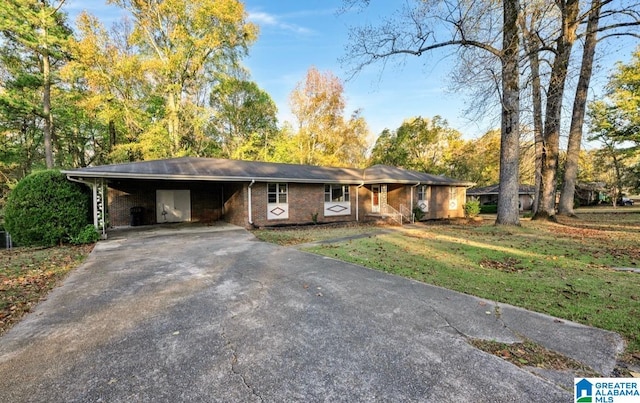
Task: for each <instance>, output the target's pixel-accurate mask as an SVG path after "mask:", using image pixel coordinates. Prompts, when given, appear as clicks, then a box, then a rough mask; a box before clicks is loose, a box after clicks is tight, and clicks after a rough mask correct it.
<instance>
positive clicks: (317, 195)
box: [108, 180, 465, 227]
mask: <svg viewBox="0 0 640 403" xmlns="http://www.w3.org/2000/svg"><path fill="white" fill-rule="evenodd" d="M287 185H288V188H287V190H288V193H287V197H288V207H289V217H288V218H287V219H275V220H274V219H271V220H269V219H267V201H268V200H267V183H266V182H256V183H254V184H253V185H252V186H251V200H252V211H251V213H252V219H253V226H256V227H265V226H277V225H293V224H309V223H312V222H313V221H314V217H313V216H314V215H315V214H317V222H318V223H331V222H349V221H356V220H359V221H365V220H367V219H369V218H371V217H370V214H371V185H366V186H357V185H351V186H350V187H349V194H350V200H349V202H350V205H351V213H350V214H347V215H338V216H325V215H324V184H302V183H288V184H287ZM386 188H387V192H386V198H387V199H386V200H387V203H389V205H391V206H392V207H394V208H395V209H399V206H400V204H404V205H405V207H407V208H411V206H412V203H411V196H412V194H411V193H412V192H411V185H397V184H387V185H386ZM157 189H166V190H186V189H188V190H190V199H191V221H194V222H205V223H210V222H214V221H217V220H220V219H223V220H225V221H227V222H229V223H231V224H234V225H238V226H241V227H250V226H251V225H250V224H249V212H248V200H249V183H246V182H245V183H240V182H238V183H216V182H177V181H143V180H133V181H119V182H116V183H112V184H110V188H109V192H108V225H109V226H111V227H120V226H128V225H130V223H131V213H130V209H131V207H135V206H140V207H143V209H144V212H143V216H142V221H141V222H140V224H141V225H150V224H156V223H157V220H156V190H157ZM356 192H357V196H356ZM464 194H465V192H464V188H463V187H457V188H456V200H457V207H456V209H454V210H450V209H449V186H431V193H430V196H431V197H430V200H429V211H428V213H426V215H425V219H439V218H455V217H464ZM382 196H383V195H382V194H381V200H380V201H381V202H383V198H382ZM417 197H418V195H417V191H415V190H414V192H413V206H416V205H417V202H418V199H417ZM356 202H357V203H358V205H357V206H356ZM356 214H358V215H359V217H356Z"/></svg>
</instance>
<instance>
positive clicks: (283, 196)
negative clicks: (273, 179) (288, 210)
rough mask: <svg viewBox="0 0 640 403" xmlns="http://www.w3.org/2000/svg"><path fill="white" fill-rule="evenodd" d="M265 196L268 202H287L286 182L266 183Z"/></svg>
mask: <svg viewBox="0 0 640 403" xmlns="http://www.w3.org/2000/svg"><path fill="white" fill-rule="evenodd" d="M267 197H268V202H269V204H286V203H287V184H286V183H269V184H268V185H267Z"/></svg>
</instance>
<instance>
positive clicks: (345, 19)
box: [65, 0, 633, 139]
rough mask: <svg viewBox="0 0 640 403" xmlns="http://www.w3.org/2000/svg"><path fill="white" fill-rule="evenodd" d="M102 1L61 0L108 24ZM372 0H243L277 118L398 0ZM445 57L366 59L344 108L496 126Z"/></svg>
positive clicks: (250, 61) (258, 75) (470, 132)
mask: <svg viewBox="0 0 640 403" xmlns="http://www.w3.org/2000/svg"><path fill="white" fill-rule="evenodd" d="M104 3H105V2H103V1H102V0H91V2H88V1H86V0H84V1H83V0H67V3H66V5H65V10H66V11H67V12H68V13H69V14H70V16H72V17H73V16H74V15H75V14H76V13H78V12H79V11H80V10H81V9H87V11H88V12H90V13H91V14H93V15H95V16H97V17H98V18H100V19H101V20H102V21H103V23H105V25H106V26H110V25H111V23H112V22H114V21H115V20H117V19H118V18H120V17H121V16H122V15H124V12H123V11H121V10H119V9H117V8H114V7H109V6H106V5H105V4H104ZM371 3H373V4H372V6H371V7H370V8H369V9H367V10H366V12H355V11H352V12H349V13H346V14H345V13H339V12H338V11H339V10H340V9H341V7H342V5H343V2H342V0H304V1H300V0H274V1H264V0H262V1H260V0H246V1H244V4H245V8H246V10H247V12H248V13H249V19H250V20H251V21H252V22H254V23H256V24H257V25H259V27H260V35H259V38H258V40H257V42H256V43H255V44H254V45H253V47H252V48H251V49H250V50H249V52H250V53H249V56H248V57H247V58H246V59H245V65H246V66H247V67H248V68H249V70H250V72H251V76H252V79H253V80H254V81H255V82H256V83H257V84H258V85H259V86H260V87H261V88H262V89H264V90H265V91H267V92H268V93H269V94H270V95H271V97H272V98H273V100H274V101H275V102H276V104H277V105H278V110H279V119H280V121H281V123H282V122H283V121H285V120H289V121H291V120H292V117H291V114H290V111H289V109H290V108H289V103H288V97H289V94H290V93H291V91H292V90H293V89H294V88H295V86H296V84H297V83H299V82H301V81H302V80H304V78H305V75H306V72H307V70H308V69H309V68H310V67H311V66H315V67H316V68H317V69H318V70H320V71H331V72H332V73H333V74H334V75H335V76H337V77H339V78H341V79H343V81H344V80H345V78H346V77H347V72H346V69H345V68H344V67H343V66H341V65H340V62H339V60H338V59H339V58H340V57H342V56H344V53H345V45H346V44H347V42H348V28H349V27H350V26H354V25H359V24H362V23H365V22H367V21H371V22H375V21H376V20H378V19H379V17H380V16H385V15H389V14H390V13H391V12H393V11H394V9H395V8H396V7H397V6H398V4H399V2H396V1H388V0H385V1H377V2H376V1H372V2H371ZM374 6H375V7H374ZM622 43H623V42H621V41H618V42H617V43H615V44H610V45H606V44H605V46H608V49H607V51H608V52H610V53H611V55H610V56H609V57H608V58H607V59H606V60H605V61H603V62H602V63H601V66H602V72H601V73H600V76H599V78H596V80H595V86H594V89H593V91H595V92H598V91H599V87H601V85H602V84H603V83H604V82H605V81H606V71H608V70H609V67H610V66H613V63H614V61H615V60H624V61H627V60H629V58H630V55H631V52H632V50H633V44H628V45H622ZM599 46H601V48H602V49H603V50H604V47H602V45H599ZM451 64H452V60H451V59H447V58H443V57H442V56H441V55H437V54H434V55H426V56H425V55H423V56H422V57H419V58H418V57H407V58H397V59H394V60H391V61H390V62H389V63H387V64H386V67H384V68H383V64H376V65H372V66H369V67H368V68H366V69H365V70H364V71H362V72H361V73H360V74H359V75H357V76H356V77H355V78H352V79H350V80H348V81H345V82H344V88H345V93H344V95H345V98H346V100H347V109H346V111H345V115H347V116H348V115H350V113H351V112H352V111H353V110H355V109H362V113H363V116H364V117H365V119H366V120H367V122H368V124H369V128H370V130H371V132H372V136H373V137H375V136H377V135H378V134H379V133H380V132H381V131H382V130H383V129H384V128H390V129H395V128H397V127H398V126H400V124H401V123H402V121H403V120H404V119H406V118H409V117H413V116H423V117H433V116H435V115H440V116H441V117H443V118H445V119H447V121H448V122H449V125H450V126H451V127H453V128H455V129H457V130H459V131H460V132H462V133H463V135H464V136H465V137H466V138H475V137H478V136H480V135H482V134H483V133H485V132H486V131H487V130H489V129H491V128H493V127H499V116H495V117H494V116H487V118H486V119H484V120H483V121H482V122H472V121H469V120H467V119H466V118H465V117H464V116H463V113H464V108H465V101H466V99H465V95H464V94H456V93H452V92H450V91H448V90H447V88H448V86H449V81H448V75H449V72H450V69H451ZM373 137H372V139H373Z"/></svg>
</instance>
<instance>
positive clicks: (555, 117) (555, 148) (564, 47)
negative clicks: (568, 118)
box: [535, 0, 579, 219]
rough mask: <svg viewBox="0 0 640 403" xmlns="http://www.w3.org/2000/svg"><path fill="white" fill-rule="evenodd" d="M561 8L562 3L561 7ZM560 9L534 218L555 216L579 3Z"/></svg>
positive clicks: (575, 0) (576, 0)
mask: <svg viewBox="0 0 640 403" xmlns="http://www.w3.org/2000/svg"><path fill="white" fill-rule="evenodd" d="M560 4H561V3H560ZM561 7H562V10H561V12H562V32H561V34H560V36H559V37H558V39H557V41H556V57H555V59H554V61H553V67H552V70H551V78H550V80H549V89H548V91H547V107H546V115H545V122H544V138H543V150H542V181H541V188H540V194H539V198H540V205H539V210H538V211H537V213H536V215H535V218H544V219H547V218H553V217H554V216H555V213H556V206H555V204H556V183H557V170H558V159H559V154H560V123H561V114H562V99H563V96H564V87H565V82H566V78H567V73H568V69H569V59H570V56H571V48H572V46H573V43H574V41H575V39H576V35H575V33H576V29H577V27H578V21H577V19H578V11H579V4H578V0H569V1H567V2H566V3H564V5H561Z"/></svg>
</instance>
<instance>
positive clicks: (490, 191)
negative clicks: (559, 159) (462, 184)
mask: <svg viewBox="0 0 640 403" xmlns="http://www.w3.org/2000/svg"><path fill="white" fill-rule="evenodd" d="M499 192H500V185H491V186H485V187H481V188H471V189H467V196H480V195H497V194H498V193H499ZM535 192H536V187H535V186H533V185H520V186H519V187H518V194H534V193H535Z"/></svg>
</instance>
